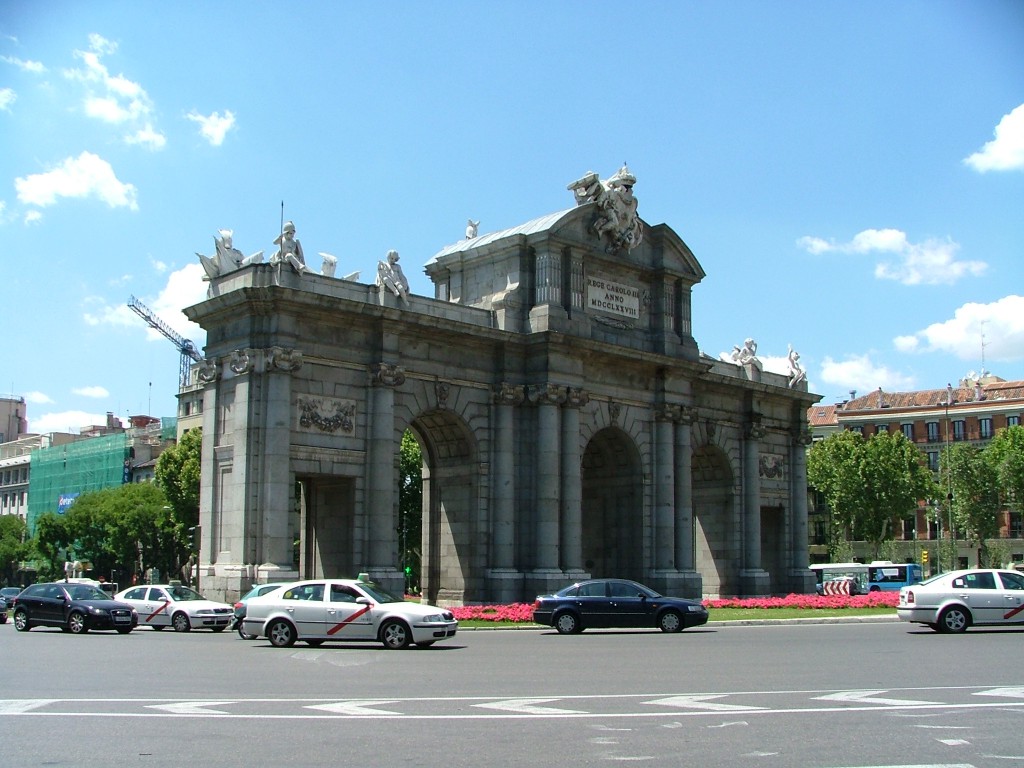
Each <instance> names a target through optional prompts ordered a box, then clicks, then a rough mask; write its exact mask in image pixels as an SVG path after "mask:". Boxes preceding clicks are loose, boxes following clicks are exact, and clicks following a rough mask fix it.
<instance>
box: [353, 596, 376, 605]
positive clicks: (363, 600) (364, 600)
mask: <svg viewBox="0 0 1024 768" xmlns="http://www.w3.org/2000/svg"><path fill="white" fill-rule="evenodd" d="M356 602H357V603H359V605H373V601H372V600H370V598H368V597H357V598H356Z"/></svg>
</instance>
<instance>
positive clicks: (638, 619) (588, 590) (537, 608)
mask: <svg viewBox="0 0 1024 768" xmlns="http://www.w3.org/2000/svg"><path fill="white" fill-rule="evenodd" d="M533 620H534V622H536V623H537V624H545V625H547V626H549V627H554V628H555V629H557V630H558V631H559V632H560V633H561V634H563V635H572V634H576V633H578V632H582V631H583V630H584V629H597V628H604V627H616V628H633V627H651V628H654V627H656V628H658V629H660V630H661V631H662V632H680V631H682V630H684V629H687V628H688V627H698V626H700V625H702V624H707V622H708V609H707V608H705V607H704V606H703V605H702V604H701V602H700V601H699V600H687V599H686V598H682V597H665V596H664V595H660V594H658V593H657V592H655V591H654V590H653V589H651V588H649V587H645V586H644V585H643V584H638V583H637V582H635V581H627V580H626V579H591V580H589V581H579V582H577V583H575V584H573V585H572V586H569V587H566V588H565V589H561V590H559V591H558V592H556V593H555V594H553V595H538V596H537V599H536V600H535V601H534V603H533Z"/></svg>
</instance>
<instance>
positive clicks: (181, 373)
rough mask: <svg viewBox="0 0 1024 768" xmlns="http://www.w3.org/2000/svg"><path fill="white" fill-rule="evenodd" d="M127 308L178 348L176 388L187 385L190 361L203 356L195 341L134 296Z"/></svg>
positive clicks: (198, 361)
mask: <svg viewBox="0 0 1024 768" xmlns="http://www.w3.org/2000/svg"><path fill="white" fill-rule="evenodd" d="M128 308H129V309H131V310H132V311H133V312H134V313H135V314H136V315H138V316H139V317H141V318H142V319H143V320H145V321H146V323H147V324H148V325H149V327H150V328H152V329H153V330H155V331H159V332H160V333H161V334H163V336H164V338H166V339H168V340H170V342H171V343H172V344H173V345H174V346H176V347H177V348H178V351H179V352H180V353H181V364H180V367H179V369H178V382H179V387H178V388H179V390H180V389H184V388H185V387H187V386H188V383H189V369H190V368H191V367H192V363H193V362H196V363H200V362H202V360H203V356H202V355H201V354H199V350H198V349H196V345H195V343H194V342H193V341H192V340H191V339H186V338H184V337H182V336H181V335H180V334H178V333H176V332H175V331H174V329H173V328H171V327H170V326H169V325H167V323H165V322H164V321H163V320H161V319H160V318H159V317H157V316H156V315H154V314H153V313H152V311H150V309H149V307H147V306H146V305H145V304H143V303H142V302H141V301H139V300H138V299H136V298H135V297H134V296H131V297H130V298H129V299H128Z"/></svg>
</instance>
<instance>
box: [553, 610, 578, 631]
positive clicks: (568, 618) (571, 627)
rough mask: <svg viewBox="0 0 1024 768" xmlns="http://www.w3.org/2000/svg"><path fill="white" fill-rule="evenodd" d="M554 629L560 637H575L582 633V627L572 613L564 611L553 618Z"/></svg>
mask: <svg viewBox="0 0 1024 768" xmlns="http://www.w3.org/2000/svg"><path fill="white" fill-rule="evenodd" d="M555 629H557V630H558V633H559V634H560V635H575V634H578V633H579V632H582V631H583V625H582V624H580V620H579V619H578V618H576V614H575V613H573V612H572V611H565V612H564V613H560V614H558V615H557V616H555Z"/></svg>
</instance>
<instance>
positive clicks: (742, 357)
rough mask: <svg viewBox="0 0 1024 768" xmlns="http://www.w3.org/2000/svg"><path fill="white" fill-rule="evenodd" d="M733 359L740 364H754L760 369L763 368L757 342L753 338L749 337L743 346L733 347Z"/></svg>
mask: <svg viewBox="0 0 1024 768" xmlns="http://www.w3.org/2000/svg"><path fill="white" fill-rule="evenodd" d="M732 359H733V360H735V361H736V362H737V363H739V364H740V365H752V366H754V367H755V368H757V369H758V370H761V367H762V366H761V361H760V360H758V359H757V342H756V341H754V340H753V339H747V340H746V341H744V342H743V347H742V348H741V347H733V348H732Z"/></svg>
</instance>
